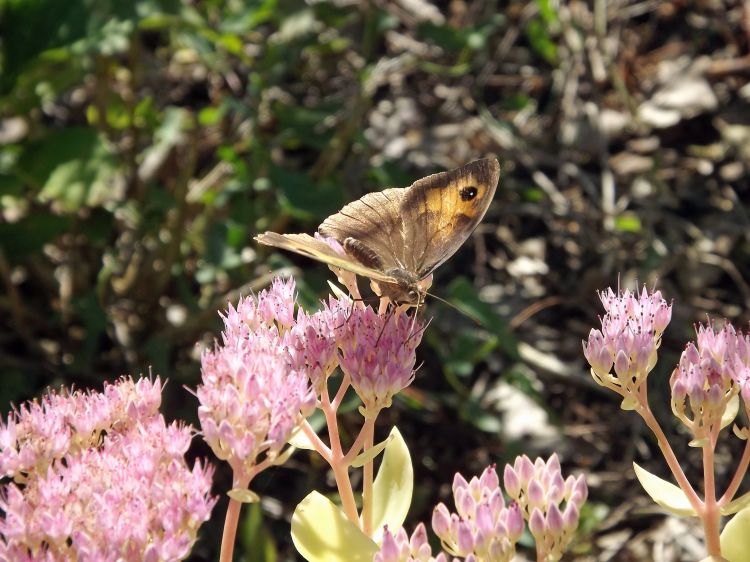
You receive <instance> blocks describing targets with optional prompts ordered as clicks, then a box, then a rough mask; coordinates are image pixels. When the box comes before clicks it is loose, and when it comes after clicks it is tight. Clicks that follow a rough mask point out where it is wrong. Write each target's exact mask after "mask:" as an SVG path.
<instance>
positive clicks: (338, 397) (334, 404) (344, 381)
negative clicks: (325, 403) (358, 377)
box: [331, 373, 351, 410]
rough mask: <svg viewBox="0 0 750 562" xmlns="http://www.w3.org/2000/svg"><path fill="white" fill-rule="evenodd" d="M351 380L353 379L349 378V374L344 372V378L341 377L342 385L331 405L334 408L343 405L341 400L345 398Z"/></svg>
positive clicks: (336, 408)
mask: <svg viewBox="0 0 750 562" xmlns="http://www.w3.org/2000/svg"><path fill="white" fill-rule="evenodd" d="M350 380H351V379H350V378H349V375H347V374H346V373H344V378H342V379H341V385H340V386H339V389H338V390H337V391H336V396H334V397H333V402H331V407H332V408H333V409H334V410H338V409H339V406H341V401H342V400H343V399H344V395H345V394H346V391H347V389H348V388H349V384H350V383H349V381H350Z"/></svg>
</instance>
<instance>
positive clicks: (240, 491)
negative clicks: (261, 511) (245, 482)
mask: <svg viewBox="0 0 750 562" xmlns="http://www.w3.org/2000/svg"><path fill="white" fill-rule="evenodd" d="M227 495H228V496H229V497H230V498H232V499H233V500H235V501H238V502H242V503H256V502H259V501H260V496H259V495H258V494H256V493H255V492H251V491H250V490H248V489H247V488H232V489H231V490H229V491H228V492H227Z"/></svg>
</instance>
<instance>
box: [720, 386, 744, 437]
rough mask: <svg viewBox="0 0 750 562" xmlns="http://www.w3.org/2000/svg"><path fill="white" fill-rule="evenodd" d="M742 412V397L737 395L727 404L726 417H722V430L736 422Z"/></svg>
mask: <svg viewBox="0 0 750 562" xmlns="http://www.w3.org/2000/svg"><path fill="white" fill-rule="evenodd" d="M739 411H740V395H739V394H735V395H734V396H732V397H731V398H730V399H729V402H727V407H726V409H725V410H724V415H723V416H721V429H724V428H725V427H726V426H728V425H729V424H730V423H732V422H733V421H734V418H736V417H737V414H738V412H739Z"/></svg>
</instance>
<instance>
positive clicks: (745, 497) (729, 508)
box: [721, 492, 750, 515]
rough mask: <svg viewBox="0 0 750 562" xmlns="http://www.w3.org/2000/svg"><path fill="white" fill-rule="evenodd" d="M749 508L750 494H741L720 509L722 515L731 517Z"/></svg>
mask: <svg viewBox="0 0 750 562" xmlns="http://www.w3.org/2000/svg"><path fill="white" fill-rule="evenodd" d="M746 507H750V492H748V493H746V494H742V495H741V496H740V497H739V498H734V499H733V500H732V501H730V502H729V503H728V504H727V505H725V506H724V507H722V508H721V514H722V515H732V514H733V513H737V512H739V511H742V510H743V509H745V508H746Z"/></svg>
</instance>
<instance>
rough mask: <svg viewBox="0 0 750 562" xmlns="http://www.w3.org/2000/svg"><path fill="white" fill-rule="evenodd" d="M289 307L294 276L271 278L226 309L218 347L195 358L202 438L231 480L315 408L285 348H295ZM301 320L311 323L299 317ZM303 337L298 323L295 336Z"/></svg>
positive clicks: (250, 471)
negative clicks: (268, 283) (266, 284)
mask: <svg viewBox="0 0 750 562" xmlns="http://www.w3.org/2000/svg"><path fill="white" fill-rule="evenodd" d="M294 306H295V303H294V281H293V280H289V281H281V280H279V279H276V280H274V282H273V284H272V286H271V288H270V289H269V290H267V291H262V292H261V293H260V294H259V295H258V297H257V299H251V298H246V299H241V300H240V302H239V304H238V305H237V308H236V309H234V308H232V307H231V306H230V307H229V310H228V311H227V313H226V315H225V316H224V326H225V330H224V332H223V333H222V340H223V345H220V346H217V347H216V348H215V349H213V350H208V351H205V352H204V353H203V355H202V357H201V371H202V375H203V384H202V385H200V386H199V387H198V389H197V390H196V395H197V397H198V400H199V401H200V407H199V408H198V418H199V419H200V422H201V428H202V431H203V437H204V439H205V441H206V442H207V443H208V444H209V445H210V447H211V449H212V450H213V452H214V453H215V454H216V456H217V457H219V458H220V459H222V460H225V461H227V462H228V463H229V464H230V466H231V467H232V470H233V471H234V476H235V480H236V482H237V483H241V482H243V481H246V480H248V479H250V478H251V477H252V476H253V475H254V470H255V467H256V465H257V464H258V462H259V457H260V456H261V455H264V456H265V459H268V460H273V459H274V458H276V457H277V456H278V454H279V453H280V451H281V449H282V448H283V447H284V446H285V445H286V443H287V441H288V440H289V438H290V437H291V434H292V432H293V431H294V430H295V429H296V428H297V427H298V426H299V425H300V423H301V422H302V420H304V418H305V417H306V416H308V415H309V414H311V413H312V411H313V409H314V407H315V394H314V393H313V391H312V389H311V388H310V384H309V378H308V375H307V372H306V370H305V369H304V368H303V367H304V365H302V364H300V362H299V360H298V359H296V358H295V354H294V353H293V352H290V350H291V349H295V348H296V347H297V344H296V343H294V342H293V340H294V338H295V337H296V336H295V334H294V333H293V330H294V329H295V328H296V327H297V326H296V324H295V320H294ZM304 323H305V324H303V323H300V326H312V322H311V321H310V320H309V319H308V318H307V317H305V320H304ZM313 331H315V329H314V328H313ZM307 335H308V333H307V329H306V327H300V328H299V331H298V333H297V336H299V337H307ZM329 353H333V352H332V351H331V352H329ZM261 460H262V459H261Z"/></svg>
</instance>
